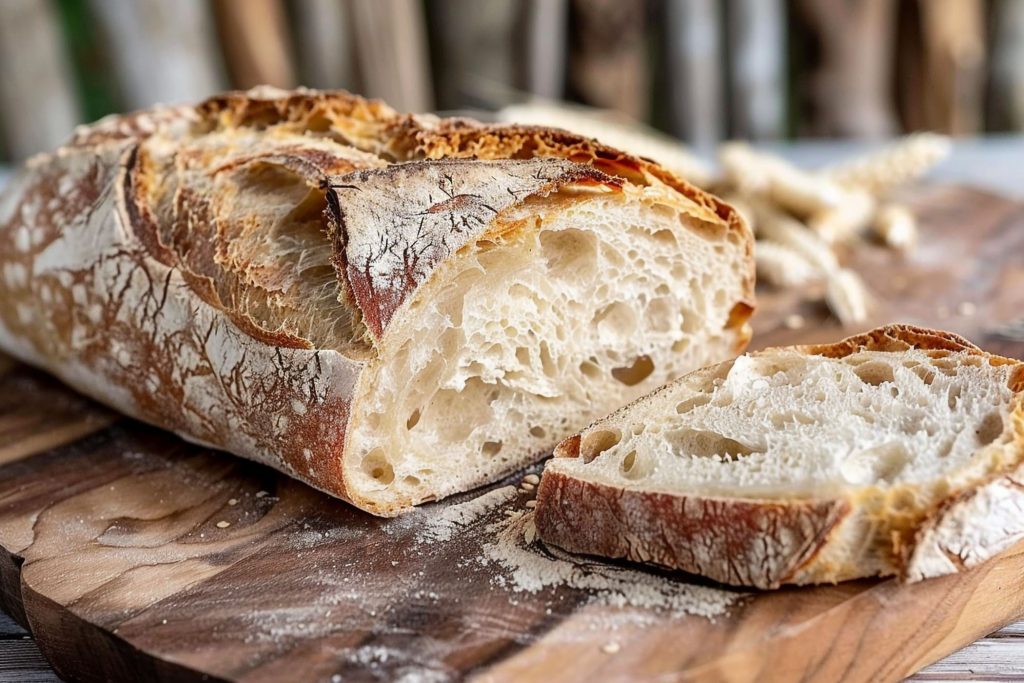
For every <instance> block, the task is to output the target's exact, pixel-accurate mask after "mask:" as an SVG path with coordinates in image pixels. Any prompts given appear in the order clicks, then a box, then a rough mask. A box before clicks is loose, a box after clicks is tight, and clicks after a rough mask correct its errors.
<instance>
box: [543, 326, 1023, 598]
mask: <svg viewBox="0 0 1024 683" xmlns="http://www.w3.org/2000/svg"><path fill="white" fill-rule="evenodd" d="M796 348H797V349H798V350H800V351H802V352H803V353H806V354H812V355H821V356H825V357H829V358H841V357H844V356H847V355H850V354H852V353H855V352H857V351H859V350H874V351H887V352H900V351H905V350H907V349H910V348H917V349H923V350H927V351H932V352H934V353H935V354H936V355H937V356H943V355H947V354H949V353H951V352H966V353H968V354H970V355H975V356H980V357H983V358H984V359H985V360H986V361H987V362H988V363H991V364H993V365H1007V364H1009V365H1014V366H1016V369H1015V370H1014V371H1013V372H1011V374H1010V379H1009V386H1010V389H1011V390H1012V391H1013V392H1014V393H1016V394H1017V396H1016V399H1015V403H1014V406H1013V409H1012V412H1011V415H1010V419H1009V420H1008V424H1007V425H1006V426H1005V431H1004V434H1003V435H1001V437H1000V438H999V439H998V440H997V441H999V442H1001V443H1002V444H1003V445H1000V444H994V445H993V446H990V448H1002V449H1006V451H1007V455H1006V457H1005V458H1003V461H1004V462H1006V463H1008V464H1007V465H1006V467H1005V468H1004V469H1002V470H1001V471H998V472H994V473H992V474H991V475H990V476H989V477H988V478H987V479H986V480H984V481H980V482H977V481H975V482H972V483H970V484H968V485H967V486H966V487H965V488H959V489H954V490H950V491H949V492H948V493H947V495H946V496H945V497H943V498H942V499H941V500H940V501H939V502H938V503H937V504H935V505H934V506H932V507H931V508H930V509H927V510H924V511H922V512H920V513H917V514H907V513H906V511H903V510H901V509H899V505H898V503H896V502H895V501H898V500H899V497H900V495H901V494H902V493H905V492H906V491H905V490H901V487H893V488H892V489H889V490H887V491H882V490H879V489H875V488H869V489H866V490H853V491H851V492H850V493H848V494H845V495H842V496H839V497H833V498H821V499H784V500H752V499H737V498H724V497H715V496H682V495H673V494H665V493H655V492H649V491H647V492H645V491H641V490H628V489H624V488H620V487H615V486H609V485H606V484H602V483H597V482H590V481H585V480H581V479H579V478H577V477H574V476H571V475H568V474H566V473H564V472H561V471H559V470H558V469H557V467H553V466H552V465H551V464H549V466H548V468H546V470H545V472H544V475H543V477H542V479H541V482H540V485H539V487H538V496H537V508H536V524H537V532H538V535H539V536H540V537H541V538H542V539H543V540H544V541H545V542H547V543H551V544H553V545H557V546H559V547H561V548H564V549H566V550H569V551H572V552H578V553H584V554H592V555H600V556H604V557H612V558H625V559H629V560H633V561H637V562H645V563H651V564H655V565H659V566H663V567H668V568H671V569H681V570H683V571H687V572H692V573H697V574H701V575H703V576H707V577H709V578H712V579H714V580H716V581H721V582H722V583H728V584H736V585H744V586H754V587H758V588H776V587H778V586H780V585H783V584H813V583H831V582H836V581H842V580H847V579H853V578H861V577H866V576H875V575H881V576H884V575H893V574H895V575H897V576H899V577H901V578H902V579H904V580H907V581H916V580H919V579H923V578H928V577H932V576H940V575H943V574H949V573H953V572H957V571H962V570H964V569H969V568H970V567H973V566H976V565H977V564H979V563H981V562H983V561H985V560H987V559H988V558H990V557H992V556H993V555H995V554H997V553H999V552H1000V551H1002V550H1005V549H1006V548H1008V547H1010V546H1012V545H1014V544H1015V543H1017V542H1018V541H1020V540H1022V539H1024V521H1022V520H1024V514H1022V513H1024V485H1022V484H1024V462H1022V461H1024V382H1022V378H1024V363H1021V362H1020V361H1016V360H1013V359H1009V358H1004V357H1001V356H996V355H992V354H988V353H985V352H984V351H982V350H980V349H979V348H978V347H976V346H975V345H974V344H972V343H970V342H969V341H967V340H965V339H963V338H962V337H959V336H957V335H955V334H951V333H948V332H941V331H936V330H929V329H924V328H919V327H914V326H911V325H889V326H886V327H882V328H879V329H876V330H872V331H870V332H867V333H865V334H861V335H857V336H853V337H850V338H848V339H844V340H842V341H839V342H836V343H834V344H819V345H810V346H803V347H796ZM770 352H771V349H767V350H765V351H762V352H760V353H770ZM755 355H756V354H755ZM709 371H710V370H709V369H704V370H698V371H697V372H698V373H707V372H709ZM662 390H664V389H662ZM659 391H661V390H659ZM657 393H658V392H655V393H654V394H650V395H648V396H646V397H643V398H641V399H638V400H637V401H635V402H634V403H633V404H631V405H630V406H626V407H624V408H622V409H620V410H619V411H616V413H613V414H612V415H610V416H608V417H607V418H604V419H602V420H599V421H598V422H596V423H595V424H594V425H592V426H591V427H590V428H589V429H588V430H587V431H590V430H593V429H600V428H601V427H602V426H608V427H611V426H613V425H616V424H620V418H621V417H623V416H624V415H626V414H628V413H629V411H630V410H631V408H632V406H635V405H637V404H640V403H643V402H645V401H649V400H651V397H652V396H654V395H656V394H657ZM580 444H581V437H580V435H579V434H577V435H575V436H572V437H570V438H568V439H566V440H564V441H563V442H562V443H560V444H559V445H558V446H557V447H556V449H555V457H556V459H557V458H574V457H580V456H581V453H580ZM883 518H884V519H886V522H887V524H888V526H889V527H890V528H891V529H892V537H891V538H887V539H883V541H882V543H881V544H880V545H879V544H875V545H872V546H871V547H856V544H857V542H858V540H859V541H863V538H864V535H863V534H861V533H860V529H862V528H863V525H865V524H871V523H872V521H871V520H880V519H883Z"/></svg>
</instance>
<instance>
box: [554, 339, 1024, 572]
mask: <svg viewBox="0 0 1024 683" xmlns="http://www.w3.org/2000/svg"><path fill="white" fill-rule="evenodd" d="M942 334H943V333H933V332H930V331H921V330H916V329H915V328H903V327H890V328H883V329H881V330H876V331H874V332H872V333H868V334H867V335H865V336H863V337H860V338H853V341H852V343H851V342H849V341H848V342H844V343H841V344H837V345H834V346H831V347H829V346H823V347H794V348H779V349H770V350H767V351H764V352H760V353H755V354H750V355H745V356H741V357H739V358H737V359H736V360H734V361H729V362H725V363H722V364H719V365H717V366H713V367H710V368H706V369H703V370H699V371H696V372H694V373H691V374H689V375H687V376H685V377H683V378H681V379H679V380H677V381H676V382H674V383H672V384H670V385H668V386H666V387H664V388H663V389H661V390H659V391H657V392H655V393H653V394H652V395H650V396H647V397H645V398H643V399H641V400H639V401H637V402H636V403H634V404H632V405H630V406H628V407H627V408H624V409H623V410H621V411H619V412H618V413H615V414H613V415H612V416H610V417H608V418H606V419H604V420H601V421H599V422H598V423H596V424H595V425H593V426H591V427H590V428H588V429H586V430H584V431H583V432H582V433H581V434H580V435H578V436H576V437H573V438H572V439H570V440H567V441H566V442H563V443H562V444H561V445H560V446H559V447H558V449H556V456H563V457H556V458H555V459H554V460H552V461H551V462H550V463H549V464H548V466H547V468H546V470H545V475H544V479H545V480H546V481H545V482H543V483H542V486H541V496H540V502H539V511H538V517H539V520H540V521H539V523H538V528H539V530H540V532H541V535H542V537H545V538H546V539H547V540H550V541H552V542H554V543H556V544H559V545H565V544H568V545H569V546H570V547H571V548H572V549H576V550H578V551H582V552H593V553H597V554H605V553H607V552H608V550H607V549H606V548H605V546H604V545H603V544H607V545H608V547H612V546H614V547H615V548H616V550H622V549H625V548H626V546H628V545H630V544H631V543H632V544H634V546H633V547H635V548H639V549H640V550H639V551H638V553H639V554H640V555H646V556H647V557H646V558H644V557H640V559H644V560H645V561H655V562H657V563H659V564H667V565H669V566H677V567H679V568H683V569H687V570H689V571H701V572H702V573H709V574H710V575H712V576H713V577H714V578H719V579H720V580H728V581H730V582H740V583H742V582H752V583H753V584H754V585H773V584H775V583H778V582H780V580H786V581H791V582H796V583H803V582H813V581H820V580H838V579H842V578H853V577H856V576H870V575H873V574H886V573H893V572H895V571H898V570H899V569H900V568H901V567H902V566H906V565H907V564H912V561H911V558H912V557H913V552H912V550H911V548H912V547H913V544H914V543H915V542H916V539H917V537H918V535H919V534H920V533H922V530H923V529H925V528H926V527H927V526H928V525H929V519H930V518H932V517H934V516H935V515H937V514H939V513H940V511H942V510H943V509H944V508H946V507H947V506H952V501H954V500H956V499H958V498H959V497H963V496H967V497H972V496H975V495H976V491H977V489H978V487H984V486H985V485H986V484H987V483H988V482H989V481H991V480H993V479H994V478H999V477H1001V476H1005V475H1007V474H1010V473H1014V472H1015V471H1016V468H1017V467H1018V466H1019V465H1020V463H1021V460H1022V458H1024V452H1022V448H1021V444H1022V442H1024V424H1022V420H1021V397H1020V391H1021V389H1022V388H1024V387H1022V377H1024V372H1022V370H1021V367H1022V366H1021V365H1020V364H1019V363H1017V362H1014V361H1010V360H1007V359H1005V358H1000V357H997V356H990V355H988V354H984V353H981V352H980V351H978V349H977V348H975V347H973V346H970V345H969V344H968V343H966V342H963V340H959V338H955V337H951V336H949V335H946V336H945V337H943V336H942ZM943 339H945V340H946V341H940V342H935V340H943ZM949 339H953V340H955V341H954V342H950V341H948V340H949ZM837 350H841V352H838V351H837ZM1011 476H1015V475H1011ZM567 492H571V493H567ZM588 495H589V496H593V499H591V500H590V501H588V500H586V497H587V496H588ZM611 496H616V498H615V500H616V503H615V506H617V507H616V509H618V510H619V513H621V516H617V513H615V512H614V511H612V512H609V515H610V516H611V517H612V518H613V519H619V520H621V521H620V522H619V523H618V525H617V527H616V528H615V529H614V531H612V530H608V529H604V530H602V531H601V532H597V531H594V530H592V529H591V530H587V529H581V527H582V526H584V525H585V524H586V514H587V510H588V509H592V507H593V506H601V505H604V504H606V503H607V501H608V500H609V498H610V497H611ZM572 506H579V507H578V509H571V508H572ZM618 506H620V507H618ZM716 506H717V507H716ZM658 509H663V518H662V519H660V520H658V517H659V513H658V512H657V510H658ZM565 518H571V519H572V520H573V522H572V524H571V525H570V528H559V526H558V523H559V521H564V519H565ZM602 519H603V517H602ZM701 519H703V520H704V522H703V524H706V525H707V529H706V530H704V531H706V532H707V533H708V534H712V533H715V531H714V528H715V526H717V527H718V529H717V533H718V534H720V536H721V538H723V539H727V538H729V537H730V535H731V534H734V533H736V528H735V526H736V525H742V526H743V527H744V528H745V529H746V531H747V532H748V533H749V534H750V535H749V536H747V537H745V542H748V543H750V544H751V545H750V546H749V547H748V546H744V545H743V544H742V543H741V544H739V545H740V546H741V547H739V548H738V547H736V546H735V545H731V546H730V547H729V548H728V549H726V548H722V552H723V556H722V557H718V558H712V557H708V558H704V559H703V560H697V559H694V557H695V555H696V553H695V551H694V549H693V548H692V547H691V548H688V549H685V548H683V547H682V546H680V547H673V548H665V547H661V548H659V549H658V551H657V552H655V551H652V550H650V549H648V550H643V545H644V542H645V541H646V540H648V535H651V536H653V535H656V534H659V533H661V532H662V531H664V529H663V527H664V525H666V524H671V523H673V521H674V523H675V524H677V525H681V527H680V528H685V527H686V526H687V525H699V524H701V522H700V521H699V520H701ZM655 520H658V521H659V523H660V525H661V527H662V528H660V529H659V528H658V526H657V524H656V522H655ZM594 523H595V524H597V522H596V521H595V522H594ZM651 525H654V526H651ZM730 525H732V527H733V528H730ZM777 525H778V526H777ZM787 525H789V526H790V527H791V528H789V529H787V528H786V526H787ZM613 526H615V524H613ZM1018 526H1020V525H1011V526H1009V527H1007V526H1004V527H1002V528H1003V529H1004V531H1005V532H1006V533H1005V534H1004V536H1005V537H1004V538H1003V539H1002V541H1004V542H1005V541H1007V540H1008V539H1012V538H1015V537H1016V534H1017V532H1016V531H1013V529H1016V527H1018ZM680 528H677V529H676V531H677V532H678V531H679V530H680ZM611 533H617V534H618V535H619V536H621V538H622V539H623V541H622V544H621V545H617V544H616V543H615V542H614V541H611V540H609V538H608V534H611ZM703 533H704V532H703V531H702V532H700V533H698V532H697V531H695V530H694V529H691V530H690V531H689V532H687V534H683V535H684V536H685V535H689V536H690V538H689V541H688V542H696V540H697V537H700V538H702V537H703V535H702V534H703ZM573 534H578V537H577V538H578V539H579V540H576V541H574V540H573V539H574V536H573ZM599 536H600V537H601V538H600V540H597V537H599ZM787 536H788V537H789V538H788V539H787ZM671 537H672V532H669V533H668V534H667V535H666V536H665V538H671ZM794 538H796V539H799V540H798V542H796V543H792V539H794ZM630 539H632V540H630ZM636 539H641V540H640V542H639V543H637V542H636ZM677 540H678V542H679V543H680V544H682V543H683V539H682V537H680V538H679V539H677ZM787 542H789V543H790V544H791V546H792V547H789V548H788V549H787V548H786V546H787ZM989 543H994V541H991V540H990V541H989ZM756 544H762V545H763V547H764V548H766V549H767V548H772V549H771V551H770V553H769V554H770V555H774V557H765V556H762V557H761V558H760V561H762V562H765V561H766V562H768V564H769V565H770V564H771V562H780V563H781V564H780V568H778V571H779V572H782V571H783V570H784V571H785V572H787V575H786V576H784V577H780V576H772V579H771V580H765V578H764V576H763V575H759V574H758V573H757V568H755V567H746V568H743V569H739V570H735V569H733V570H726V569H724V567H728V563H730V562H733V563H740V564H741V563H742V562H744V561H747V560H748V559H749V558H748V557H747V555H746V554H747V553H748V552H749V553H752V552H753V551H752V548H753V547H754V545H756ZM773 544H774V546H775V547H773ZM655 545H657V543H655ZM727 545H728V544H727ZM622 552H623V553H624V554H625V555H626V556H629V554H630V553H629V550H628V549H627V550H622ZM764 552H768V551H767V550H765V551H764ZM787 552H788V553H790V555H789V556H788V557H787V556H786V553H787ZM677 553H678V554H677ZM686 553H688V557H689V558H690V559H689V560H686V561H683V560H682V559H681V558H682V555H681V554H686ZM983 554H984V553H983ZM730 555H731V556H730ZM756 556H757V553H753V554H752V555H750V557H756ZM780 558H781V559H780ZM783 560H784V561H783ZM715 561H717V562H720V563H722V564H721V566H718V567H716V566H714V565H713V563H714V562H715ZM805 564H806V565H807V566H804V565H805ZM808 567H810V568H808ZM766 571H767V570H766ZM768 573H769V574H770V572H768ZM738 579H747V581H744V580H738Z"/></svg>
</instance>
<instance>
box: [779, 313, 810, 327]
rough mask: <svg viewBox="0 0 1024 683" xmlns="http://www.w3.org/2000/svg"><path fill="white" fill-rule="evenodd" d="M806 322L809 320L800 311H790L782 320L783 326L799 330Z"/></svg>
mask: <svg viewBox="0 0 1024 683" xmlns="http://www.w3.org/2000/svg"><path fill="white" fill-rule="evenodd" d="M806 324H807V321H806V320H805V319H804V317H803V316H802V315H800V314H799V313H790V314H789V315H787V316H786V317H785V318H784V319H783V320H782V326H783V327H785V328H786V329H787V330H799V329H802V328H803V326H804V325H806Z"/></svg>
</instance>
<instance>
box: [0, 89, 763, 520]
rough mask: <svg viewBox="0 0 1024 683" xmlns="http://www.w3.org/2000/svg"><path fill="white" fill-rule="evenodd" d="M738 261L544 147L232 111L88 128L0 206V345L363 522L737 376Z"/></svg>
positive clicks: (638, 182) (696, 215)
mask: <svg viewBox="0 0 1024 683" xmlns="http://www.w3.org/2000/svg"><path fill="white" fill-rule="evenodd" d="M751 250H752V237H751V235H750V232H749V229H748V228H747V227H746V225H745V224H744V223H743V222H742V220H741V219H740V218H739V217H738V215H737V214H736V213H735V212H734V211H733V210H732V209H731V208H730V207H729V206H727V205H725V204H724V203H722V202H721V201H719V200H718V199H716V198H714V197H712V196H710V195H708V194H706V193H704V192H702V191H700V190H698V189H696V188H694V187H692V186H690V185H689V184H687V183H686V182H685V181H683V180H681V179H679V178H676V177H674V176H673V175H672V174H671V173H669V172H667V171H665V170H664V169H662V168H660V167H658V166H657V165H656V164H654V163H652V162H648V161H644V160H641V159H637V158H634V157H631V156H629V155H627V154H625V153H623V152H619V151H617V150H614V149H610V148H608V147H605V146H603V145H601V144H599V143H598V142H596V141H593V140H587V139H584V138H580V137H577V136H573V135H570V134H568V133H564V132H562V131H557V130H551V129H543V128H524V127H514V126H486V125H482V124H478V123H475V122H472V121H468V120H462V119H457V120H442V119H437V118H436V117H432V116H418V115H405V114H399V113H397V112H395V111H393V110H391V109H390V108H389V107H387V106H386V105H384V104H383V103H380V102H373V101H367V100H363V99H361V98H359V97H355V96H352V95H349V94H347V93H341V92H318V91H310V90H300V91H295V92H284V91H278V90H273V89H257V90H253V91H250V92H247V93H228V94H225V95H223V96H219V97H215V98H212V99H210V100H208V101H207V102H204V103H202V104H201V105H199V106H197V107H176V108H158V109H154V110H150V111H144V112H139V113H136V114H131V115H126V116H116V117H110V118H108V119H104V120H103V121H100V122H97V123H96V124H93V125H91V126H87V127H83V128H81V129H80V130H78V131H76V132H75V134H74V135H73V137H72V139H71V140H70V141H69V142H68V144H67V145H65V146H64V147H62V148H60V149H59V150H57V151H56V152H54V153H52V154H45V155H40V156H39V157H37V158H35V159H34V160H32V161H31V162H30V163H29V165H28V167H27V168H26V169H25V170H24V172H23V173H22V174H21V175H20V176H19V177H18V178H17V179H16V180H15V181H14V182H13V183H12V186H11V188H10V189H9V190H8V192H6V193H5V195H4V196H3V198H2V199H0V347H2V348H3V349H4V350H5V351H7V352H9V353H12V354H14V355H16V356H17V357H19V358H20V359H22V360H24V361H26V362H30V363H33V364H35V365H39V366H41V367H44V368H46V369H48V370H50V371H51V372H53V373H54V374H56V375H58V376H59V377H60V378H61V379H63V380H64V381H65V382H67V383H68V384H70V385H72V386H74V387H75V388H76V389H78V390H79V391H82V392H83V393H86V394H88V395H90V396H93V397H95V398H97V399H99V400H101V401H104V402H106V403H108V404H110V405H112V406H114V407H116V408H118V409H119V410H121V411H123V412H125V413H127V414H130V415H132V416H135V417H137V418H140V419H143V420H146V421H149V422H151V423H154V424H157V425H159V426H161V427H164V428H167V429H170V430H173V431H175V432H176V433H178V434H180V435H181V436H183V437H185V438H187V439H189V440H192V441H195V442H199V443H202V444H206V445H210V446H215V447H218V448H221V449H224V450H227V451H230V452H232V453H235V454H238V455H242V456H245V457H248V458H252V459H254V460H258V461H260V462H263V463H266V464H268V465H271V466H273V467H276V468H278V469H280V470H282V471H284V472H286V473H288V474H290V475H292V476H295V477H297V478H299V479H302V480H303V481H306V482H308V483H310V484H311V485H313V486H315V487H317V488H319V489H322V490H324V491H327V492H328V493H331V494H333V495H336V496H339V497H341V498H344V499H346V500H349V501H351V502H353V503H355V504H356V505H359V506H360V507H362V508H364V509H366V510H369V511H372V512H374V513H377V514H396V513H398V512H400V511H402V510H405V509H408V508H409V507H410V506H411V505H415V504H416V503H419V502H422V501H424V500H430V499H434V498H439V497H442V496H445V495H449V494H451V493H455V492H457V491H461V490H466V489H467V488H471V487H473V486H476V485H480V484H483V483H485V482H487V481H490V480H493V479H494V478H495V477H497V476H499V475H501V474H503V473H505V472H507V471H509V470H511V469H513V468H515V467H519V466H522V465H524V464H526V463H528V462H531V461H532V460H533V459H534V458H535V457H537V456H538V455H539V454H541V453H543V452H544V451H546V450H547V449H550V448H551V447H552V446H553V445H554V444H555V443H557V441H558V440H559V439H561V438H562V437H564V436H566V435H567V434H569V433H571V432H572V431H574V430H576V429H579V428H580V427H581V426H582V425H584V424H586V423H587V422H589V421H590V420H592V419H594V418H596V417H598V416H599V415H601V414H604V413H606V412H607V411H609V410H612V409H614V408H616V407H618V406H620V405H622V404H623V403H625V402H627V401H629V400H631V399H633V398H635V397H637V396H639V395H641V394H642V393H645V392H646V391H649V390H650V389H652V388H653V387H655V386H657V385H658V384H660V383H662V382H665V381H667V380H669V379H672V378H674V377H675V376H678V375H680V374H682V373H684V372H687V371H689V370H692V369H694V368H696V367H699V366H701V365H704V364H707V363H710V362H717V361H720V360H723V359H725V358H728V357H731V356H733V355H734V354H735V353H737V352H739V351H740V350H742V348H743V346H744V345H745V344H746V342H747V340H748V338H749V326H748V325H747V319H748V318H749V316H750V313H751V311H752V303H753V301H752V299H753V265H752V254H751Z"/></svg>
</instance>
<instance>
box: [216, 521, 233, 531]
mask: <svg viewBox="0 0 1024 683" xmlns="http://www.w3.org/2000/svg"><path fill="white" fill-rule="evenodd" d="M229 526H231V522H228V521H227V520H223V519H222V520H220V521H219V522H217V528H218V529H227V528H228V527H229Z"/></svg>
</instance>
